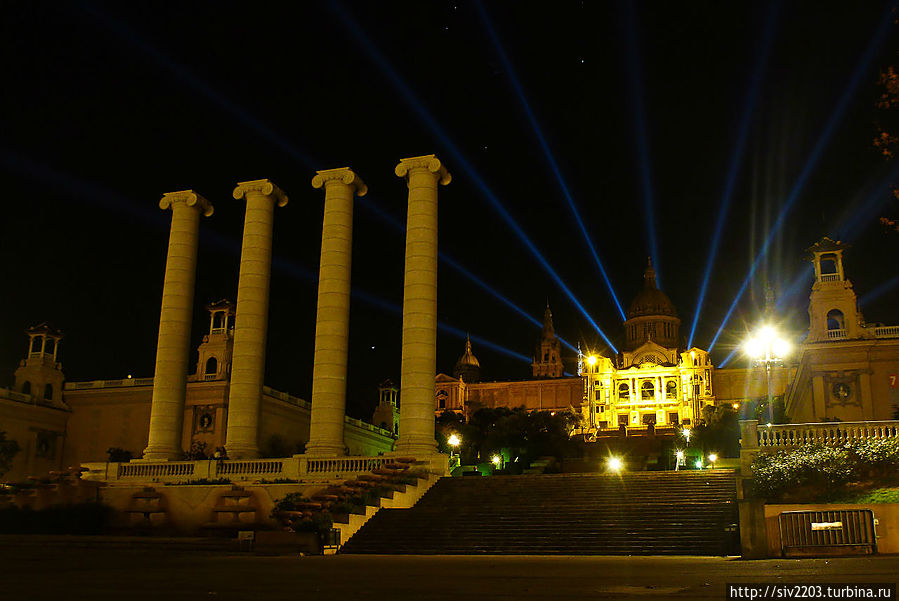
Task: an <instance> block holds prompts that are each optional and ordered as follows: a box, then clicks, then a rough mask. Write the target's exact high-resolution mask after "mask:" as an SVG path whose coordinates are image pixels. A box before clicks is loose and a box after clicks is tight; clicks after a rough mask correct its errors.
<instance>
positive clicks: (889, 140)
mask: <svg viewBox="0 0 899 601" xmlns="http://www.w3.org/2000/svg"><path fill="white" fill-rule="evenodd" d="M878 83H879V85H880V88H881V92H880V97H879V98H878V99H877V108H878V109H880V110H881V117H882V121H881V123H879V124H878V125H877V136H876V137H875V138H874V147H875V148H877V149H878V150H879V151H880V154H882V155H883V156H884V158H886V159H889V160H891V159H893V158H894V155H895V153H896V152H897V151H899V136H897V135H896V134H894V133H892V132H895V131H899V123H897V121H899V119H897V115H896V113H895V109H897V108H899V73H896V70H895V69H894V68H893V66H892V65H890V66H889V67H887V68H886V70H884V71H881V72H880V79H879V81H878ZM893 199H894V200H895V199H899V187H897V186H893ZM880 223H881V224H883V226H884V227H885V228H887V229H889V230H892V231H894V232H899V217H881V218H880Z"/></svg>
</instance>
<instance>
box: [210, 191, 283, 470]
mask: <svg viewBox="0 0 899 601" xmlns="http://www.w3.org/2000/svg"><path fill="white" fill-rule="evenodd" d="M233 196H234V199H235V200H240V199H241V198H245V199H246V201H247V213H246V218H245V219H244V226H243V243H242V246H241V249H240V275H239V277H238V282H237V307H236V314H235V325H234V350H233V351H232V354H231V395H230V397H229V399H228V430H227V434H226V439H225V445H226V448H227V450H228V456H229V457H231V458H234V459H241V458H247V457H258V456H259V448H258V434H259V432H258V430H259V409H260V402H261V400H262V383H263V382H262V379H263V377H264V375H265V338H266V330H267V328H268V293H269V287H270V284H271V271H272V223H273V220H274V214H275V205H276V204H277V205H278V206H279V207H283V206H284V205H286V204H287V195H286V194H284V192H282V191H281V189H280V188H278V186H276V185H274V184H273V183H272V182H270V181H269V180H267V179H259V180H256V181H252V182H241V183H239V184H237V188H235V189H234V194H233Z"/></svg>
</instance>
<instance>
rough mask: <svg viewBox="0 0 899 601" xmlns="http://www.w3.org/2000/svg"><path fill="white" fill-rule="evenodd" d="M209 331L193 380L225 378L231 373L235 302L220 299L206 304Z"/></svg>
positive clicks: (200, 347)
mask: <svg viewBox="0 0 899 601" xmlns="http://www.w3.org/2000/svg"><path fill="white" fill-rule="evenodd" d="M206 310H207V311H209V333H207V334H206V335H204V336H203V343H202V344H200V346H199V348H198V349H197V350H198V351H199V355H200V356H199V359H198V360H197V369H196V372H195V373H194V375H192V376H190V377H189V378H188V379H189V380H190V381H192V382H206V381H210V380H225V379H227V378H229V377H230V375H231V351H232V349H233V347H234V303H232V302H231V301H229V300H224V299H223V300H220V301H216V302H214V303H210V304H208V305H206Z"/></svg>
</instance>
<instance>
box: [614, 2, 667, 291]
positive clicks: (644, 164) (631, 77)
mask: <svg viewBox="0 0 899 601" xmlns="http://www.w3.org/2000/svg"><path fill="white" fill-rule="evenodd" d="M635 5H636V3H635V2H632V1H631V0H621V1H620V2H619V6H620V7H621V8H622V10H623V12H624V20H625V25H626V27H627V30H628V33H629V35H628V36H627V58H628V61H627V62H628V69H627V74H628V83H629V84H630V90H631V95H632V96H633V100H634V106H633V117H634V130H635V133H636V136H635V137H636V139H637V154H638V159H639V160H638V161H637V162H638V164H639V167H640V183H641V186H642V190H643V211H644V213H645V216H646V233H647V237H648V238H649V239H648V240H647V243H648V244H649V254H650V256H651V257H652V265H653V268H655V271H656V281H657V282H658V287H659V288H660V289H661V288H662V278H661V275H660V274H661V271H662V270H661V265H662V263H661V261H660V260H659V258H660V257H659V245H658V236H657V235H656V217H655V206H654V205H655V202H654V200H653V197H654V194H653V188H652V174H651V172H650V152H649V136H648V134H647V132H646V102H645V100H644V89H643V69H642V66H641V61H640V43H639V39H638V35H639V33H638V31H637V12H636V10H635V8H634V6H635Z"/></svg>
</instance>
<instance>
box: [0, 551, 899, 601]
mask: <svg viewBox="0 0 899 601" xmlns="http://www.w3.org/2000/svg"><path fill="white" fill-rule="evenodd" d="M897 579H899V556H876V557H861V558H839V559H828V560H824V559H808V560H765V561H741V560H739V559H736V558H709V557H674V558H672V557H497V556H485V557H458V556H427V557H422V556H349V555H338V556H330V557H261V556H253V555H238V554H230V553H214V552H209V551H196V550H190V549H188V548H185V547H180V548H178V547H174V546H172V545H167V546H164V545H150V546H146V545H142V546H136V545H129V544H122V545H114V546H110V545H97V546H93V545H84V544H80V545H78V546H75V547H73V546H71V545H66V544H62V543H59V542H58V541H47V542H40V543H37V541H30V542H27V543H26V542H23V541H22V540H21V539H19V538H16V537H0V599H10V600H16V601H20V600H27V599H54V600H69V599H91V600H94V601H102V600H113V599H114V600H116V601H119V600H125V601H132V600H135V601H136V600H143V599H154V600H156V599H159V600H162V601H175V600H181V599H190V600H191V601H198V600H207V599H214V600H231V599H240V600H243V601H263V600H267V599H296V600H298V601H305V600H311V599H334V600H345V601H363V600H368V599H378V600H385V601H388V600H389V601H402V600H405V599H411V600H415V601H426V600H431V599H446V600H452V601H468V600H479V599H497V600H512V599H515V600H519V599H525V600H531V599H542V600H565V599H579V600H582V599H659V598H676V599H724V598H725V593H724V585H725V583H736V582H759V581H767V582H790V583H796V582H840V583H849V582H896V581H897Z"/></svg>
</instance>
